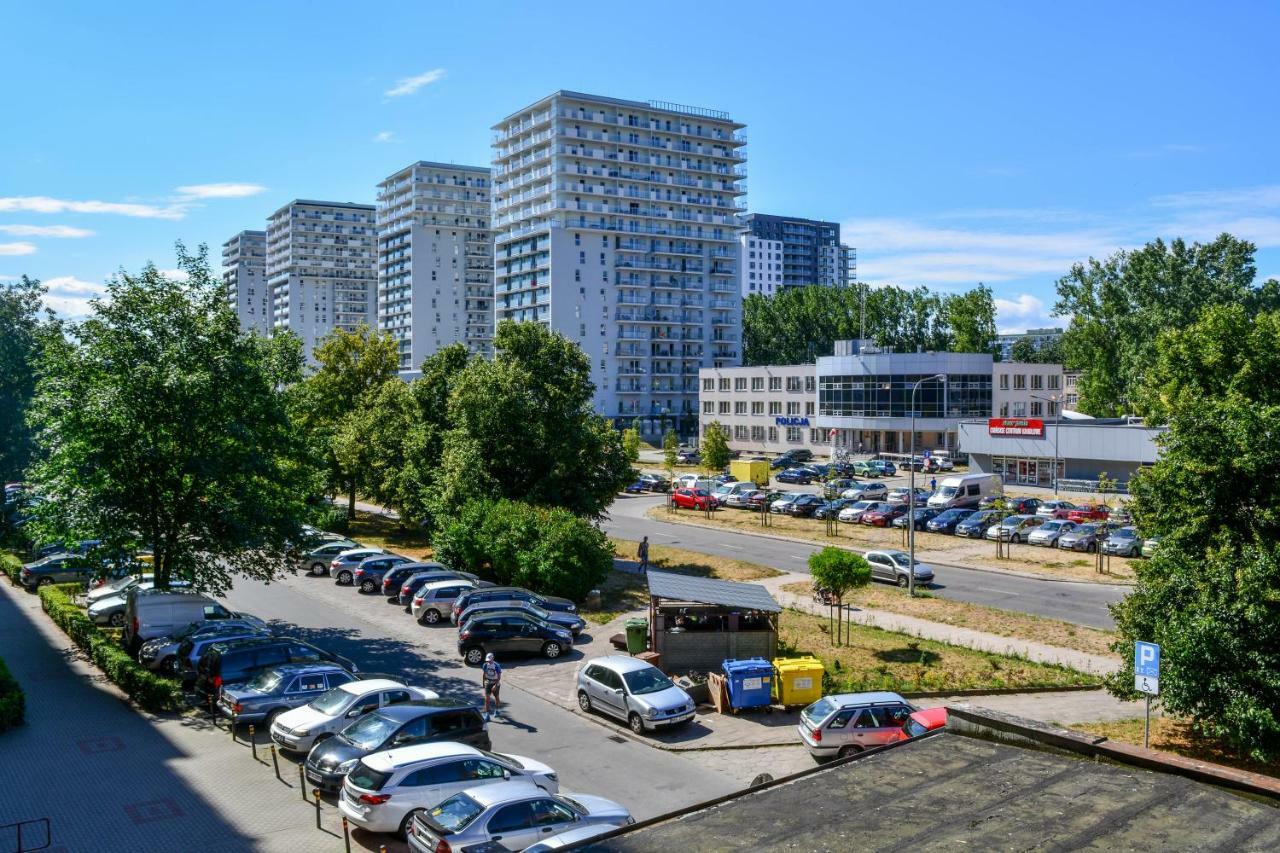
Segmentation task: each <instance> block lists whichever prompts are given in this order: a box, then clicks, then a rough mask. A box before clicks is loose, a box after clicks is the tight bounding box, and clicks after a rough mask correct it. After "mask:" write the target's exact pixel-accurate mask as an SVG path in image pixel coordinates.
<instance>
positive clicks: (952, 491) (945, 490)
mask: <svg viewBox="0 0 1280 853" xmlns="http://www.w3.org/2000/svg"><path fill="white" fill-rule="evenodd" d="M958 491H959V489H958V488H957V487H956V486H943V487H942V488H941V489H939V490H938V494H939V495H941V496H942V497H944V498H954V497H955V496H956V492H958Z"/></svg>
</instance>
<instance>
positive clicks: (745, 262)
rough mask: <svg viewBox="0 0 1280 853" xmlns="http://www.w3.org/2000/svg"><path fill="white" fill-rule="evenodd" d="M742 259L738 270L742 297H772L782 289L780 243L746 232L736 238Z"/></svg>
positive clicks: (779, 241)
mask: <svg viewBox="0 0 1280 853" xmlns="http://www.w3.org/2000/svg"><path fill="white" fill-rule="evenodd" d="M738 246H739V254H740V256H741V258H742V260H741V266H740V268H739V270H738V278H739V281H740V284H741V288H740V289H741V291H742V295H743V297H744V298H745V297H747V296H750V295H751V294H753V293H758V294H760V295H761V296H773V294H775V293H777V292H778V291H779V290H781V289H782V241H781V240H766V239H764V238H763V237H757V236H756V235H754V234H752V233H750V232H747V233H745V234H740V235H739V236H738Z"/></svg>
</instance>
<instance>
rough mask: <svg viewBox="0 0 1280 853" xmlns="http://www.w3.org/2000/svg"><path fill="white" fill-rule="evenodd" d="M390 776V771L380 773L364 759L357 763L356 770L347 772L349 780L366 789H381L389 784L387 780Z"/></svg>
mask: <svg viewBox="0 0 1280 853" xmlns="http://www.w3.org/2000/svg"><path fill="white" fill-rule="evenodd" d="M390 778H391V774H390V773H379V772H378V771H377V770H374V769H373V768H372V767H370V766H369V765H367V764H365V763H364V762H363V761H361V762H360V763H359V764H357V765H356V769H355V770H352V771H351V772H350V773H348V774H347V781H348V782H350V783H351V784H352V785H354V786H355V787H357V788H364V789H365V790H366V791H381V790H382V786H383V785H385V784H387V780H388V779H390Z"/></svg>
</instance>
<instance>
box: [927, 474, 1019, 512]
mask: <svg viewBox="0 0 1280 853" xmlns="http://www.w3.org/2000/svg"><path fill="white" fill-rule="evenodd" d="M1002 494H1004V486H1003V484H1001V482H1000V478H999V477H996V476H993V475H991V474H962V475H961V476H959V477H947V478H946V479H945V480H943V481H942V482H941V483H939V484H938V490H937V491H936V492H934V494H933V496H932V497H930V498H929V506H931V507H935V508H937V509H953V508H955V507H977V505H978V501H980V500H982V499H983V498H985V497H994V496H997V495H1002Z"/></svg>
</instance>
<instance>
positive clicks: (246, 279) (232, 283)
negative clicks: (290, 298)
mask: <svg viewBox="0 0 1280 853" xmlns="http://www.w3.org/2000/svg"><path fill="white" fill-rule="evenodd" d="M222 283H223V284H224V285H226V288H227V304H228V305H230V306H231V310H233V311H235V312H236V317H238V318H239V320H240V328H242V329H251V330H253V331H255V332H258V333H259V334H261V335H270V334H271V289H270V288H269V287H267V232H266V231H241V232H240V233H239V234H237V235H235V236H234V237H232V238H231V239H230V240H228V241H227V242H225V243H223V244H222Z"/></svg>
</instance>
